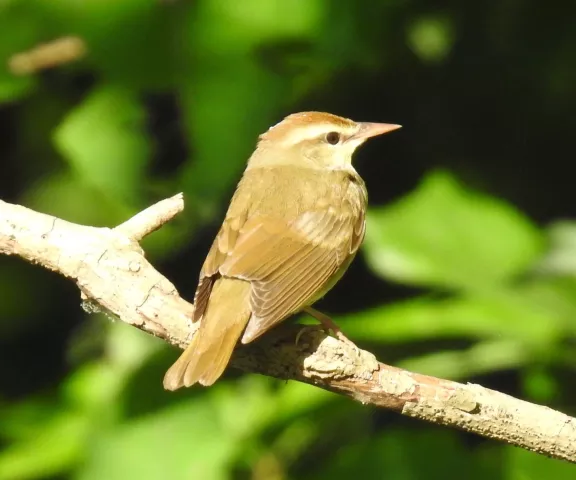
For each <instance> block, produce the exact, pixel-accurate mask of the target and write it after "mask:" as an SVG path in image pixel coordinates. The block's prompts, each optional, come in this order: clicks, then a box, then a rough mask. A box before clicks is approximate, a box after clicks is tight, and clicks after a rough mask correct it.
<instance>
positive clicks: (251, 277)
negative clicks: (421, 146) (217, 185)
mask: <svg viewBox="0 0 576 480" xmlns="http://www.w3.org/2000/svg"><path fill="white" fill-rule="evenodd" d="M400 127H401V126H400V125H396V124H388V123H371V122H355V121H353V120H350V119H348V118H344V117H340V116H337V115H333V114H330V113H324V112H300V113H294V114H291V115H288V116H287V117H286V118H284V119H283V120H282V121H280V122H279V123H277V124H276V125H273V126H272V127H270V128H269V129H268V130H267V131H266V132H265V133H263V134H261V135H260V136H259V138H258V142H257V145H256V149H255V150H254V152H253V154H252V155H251V156H250V158H249V160H248V163H247V166H246V169H245V171H244V173H243V175H242V178H241V179H240V181H239V183H238V186H237V187H236V190H235V192H234V195H233V197H232V200H231V201H230V205H229V208H228V211H227V213H226V216H225V218H224V221H223V223H222V226H221V228H220V230H219V232H218V233H217V235H216V238H215V239H214V241H213V243H212V246H211V248H210V251H209V253H208V255H207V257H206V260H205V261H204V264H203V266H202V269H201V271H200V275H199V280H198V286H197V289H196V293H195V295H194V312H193V314H192V322H200V323H199V327H198V330H197V332H196V333H195V335H194V336H193V338H192V340H191V342H190V344H189V345H188V347H187V348H186V349H185V350H184V352H183V353H182V354H181V356H180V357H179V358H178V359H177V360H176V362H175V363H174V364H173V365H172V366H171V367H170V368H169V369H168V371H167V372H166V374H165V376H164V382H163V385H164V388H165V389H167V390H176V389H178V388H181V387H190V386H192V385H194V384H196V383H199V384H201V385H203V386H209V385H212V384H213V383H214V382H216V380H218V378H220V376H221V375H222V373H223V372H224V370H225V369H226V366H227V365H228V363H229V361H230V358H231V355H232V352H233V350H234V348H235V347H236V345H237V344H238V342H239V341H240V343H242V344H247V343H250V342H252V341H254V340H256V339H257V338H259V337H260V336H261V335H262V334H264V333H265V332H267V331H268V330H270V329H271V328H273V327H274V326H276V325H277V324H279V323H280V322H282V321H283V320H285V319H286V318H288V317H290V316H292V315H294V314H296V313H298V312H306V313H308V314H310V315H312V316H313V317H315V318H316V319H317V320H319V321H320V323H321V324H322V325H323V326H324V327H325V328H328V329H332V330H333V331H335V332H337V333H339V334H341V332H340V330H339V329H338V327H337V326H336V325H335V324H334V322H332V321H331V319H330V318H329V317H328V316H327V315H325V314H323V313H321V312H319V311H317V310H316V309H314V308H313V307H312V305H313V304H314V303H315V302H316V301H317V300H319V299H320V298H322V297H323V296H324V295H325V294H326V293H327V292H328V291H329V290H330V289H331V288H332V287H333V286H334V285H335V284H336V283H337V282H338V280H339V279H340V278H341V277H342V275H343V274H344V272H345V271H346V269H347V268H348V266H349V265H350V263H351V262H352V260H353V258H354V256H355V255H356V252H357V251H358V248H359V247H360V244H361V243H362V241H363V239H364V232H365V229H366V222H365V212H366V208H367V204H368V194H367V191H366V187H365V184H364V181H363V180H362V178H361V177H360V175H359V174H358V173H357V172H356V170H355V169H354V167H353V165H352V156H353V153H354V152H355V150H356V149H357V148H358V147H359V146H360V145H362V144H363V143H364V142H365V141H366V140H368V139H369V138H371V137H374V136H377V135H382V134H385V133H388V132H391V131H393V130H396V129H398V128H400ZM342 336H343V337H344V338H345V336H344V335H343V334H342Z"/></svg>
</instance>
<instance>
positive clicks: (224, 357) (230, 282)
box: [164, 278, 251, 390]
mask: <svg viewBox="0 0 576 480" xmlns="http://www.w3.org/2000/svg"><path fill="white" fill-rule="evenodd" d="M250 288H251V287H250V283H249V282H246V281H244V280H239V279H233V278H219V279H218V280H216V282H215V283H214V286H213V288H212V292H211V294H210V300H208V306H207V307H206V312H204V315H203V316H202V319H201V320H200V328H199V329H198V331H197V332H196V334H195V335H194V338H193V339H192V342H190V345H188V347H187V348H186V350H184V353H182V355H181V356H180V358H179V359H178V360H176V362H175V363H174V365H172V366H171V367H170V368H169V369H168V371H167V372H166V375H165V376H164V388H165V389H167V390H176V389H178V388H180V387H189V386H191V385H194V384H195V383H200V384H202V385H205V386H208V385H212V384H213V383H214V382H215V381H216V380H218V378H219V377H220V376H221V375H222V373H223V372H224V369H225V368H226V365H228V362H229V361H230V357H231V356H232V351H233V350H234V347H235V346H236V343H237V342H238V339H239V338H240V335H242V332H243V331H244V329H245V328H246V325H247V323H248V320H250V315H251V310H250Z"/></svg>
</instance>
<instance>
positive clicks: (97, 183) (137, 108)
mask: <svg viewBox="0 0 576 480" xmlns="http://www.w3.org/2000/svg"><path fill="white" fill-rule="evenodd" d="M143 126H144V110H143V108H142V106H141V105H140V103H139V101H138V99H137V98H136V97H135V95H134V94H133V92H130V91H127V90H124V89H122V88H119V87H113V86H102V87H98V88H97V89H96V90H94V91H93V92H92V93H91V94H90V95H89V96H88V98H86V100H84V102H82V103H81V104H80V105H79V106H78V107H76V108H75V109H73V110H72V112H71V113H70V114H69V115H68V116H67V117H66V118H65V119H64V120H63V122H62V123H61V124H60V125H59V127H58V128H57V130H56V131H55V133H54V141H55V143H56V146H57V148H58V149H59V150H60V152H61V153H62V155H63V156H64V157H65V158H66V159H67V160H68V162H69V163H70V166H71V167H72V168H73V169H74V170H75V171H76V172H77V174H78V175H79V176H80V178H81V179H82V181H83V182H85V183H87V184H88V185H92V186H93V187H96V188H98V189H100V190H101V191H103V192H105V193H106V194H108V195H112V196H115V197H117V198H120V199H122V200H125V201H126V200H134V198H138V195H139V193H140V192H141V188H142V185H143V183H144V173H145V170H146V166H147V164H148V156H149V153H150V147H149V145H148V140H147V138H146V136H145V135H144V131H143Z"/></svg>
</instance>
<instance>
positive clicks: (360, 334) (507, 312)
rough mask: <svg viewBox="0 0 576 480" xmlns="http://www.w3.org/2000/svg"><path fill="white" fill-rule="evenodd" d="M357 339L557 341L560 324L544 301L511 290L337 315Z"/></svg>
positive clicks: (538, 342)
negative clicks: (539, 301)
mask: <svg viewBox="0 0 576 480" xmlns="http://www.w3.org/2000/svg"><path fill="white" fill-rule="evenodd" d="M338 324H339V325H341V326H342V329H343V330H344V331H346V332H347V333H348V334H349V335H350V336H352V337H353V338H355V339H358V340H366V341H378V340H380V341H382V340H385V341H387V342H406V341H414V340H426V339H430V338H462V337H464V338H472V339H485V338H494V337H496V338H513V339H518V340H520V339H521V340H524V341H528V342H530V343H531V344H546V345H548V344H549V342H552V341H554V340H555V339H557V338H558V337H559V336H560V335H561V334H562V333H563V330H564V322H563V321H562V319H561V318H560V317H559V315H558V314H557V312H556V311H553V310H550V309H549V308H548V307H547V306H546V305H541V304H538V303H529V302H526V298H525V297H524V296H523V295H521V294H519V293H518V292H516V291H514V290H510V291H504V292H498V293H493V294H486V295H468V296H463V297H457V298H448V299H435V298H417V299H414V300H408V301H405V302H399V303H395V304H392V305H386V306H382V307H377V308H373V309H370V310H366V311H363V312H358V313H353V314H350V315H347V316H343V317H341V319H339V320H338Z"/></svg>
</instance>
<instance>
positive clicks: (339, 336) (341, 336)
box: [297, 307, 360, 357]
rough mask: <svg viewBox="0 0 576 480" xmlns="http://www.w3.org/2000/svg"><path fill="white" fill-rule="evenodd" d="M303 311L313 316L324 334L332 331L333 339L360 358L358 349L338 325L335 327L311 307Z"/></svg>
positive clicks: (332, 322)
mask: <svg viewBox="0 0 576 480" xmlns="http://www.w3.org/2000/svg"><path fill="white" fill-rule="evenodd" d="M304 311H305V312H306V313H308V314H309V315H311V316H313V317H314V318H315V319H316V320H318V321H319V322H320V324H321V325H322V327H321V328H322V329H323V330H324V331H325V332H326V333H330V331H332V332H333V333H334V337H336V338H337V339H338V340H340V341H341V342H342V343H344V344H345V345H346V346H347V347H348V348H350V349H351V350H352V351H353V352H354V353H355V354H356V355H357V356H358V357H359V356H360V349H359V348H358V346H357V345H356V344H355V343H354V342H353V341H352V340H350V339H349V338H348V337H347V336H346V335H344V332H343V331H342V330H340V327H339V326H338V325H336V324H335V323H334V321H333V320H332V319H331V318H330V317H329V316H328V315H326V314H325V313H322V312H319V311H318V310H316V309H315V308H312V307H306V308H305V309H304ZM301 332H302V331H300V332H299V333H298V336H297V339H298V338H299V336H300V333H301ZM297 341H298V340H297Z"/></svg>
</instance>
